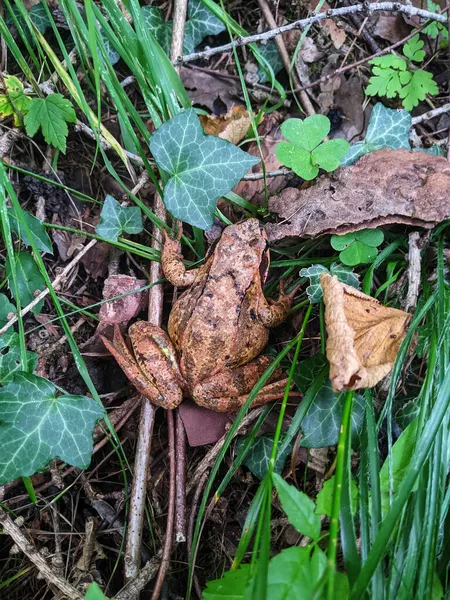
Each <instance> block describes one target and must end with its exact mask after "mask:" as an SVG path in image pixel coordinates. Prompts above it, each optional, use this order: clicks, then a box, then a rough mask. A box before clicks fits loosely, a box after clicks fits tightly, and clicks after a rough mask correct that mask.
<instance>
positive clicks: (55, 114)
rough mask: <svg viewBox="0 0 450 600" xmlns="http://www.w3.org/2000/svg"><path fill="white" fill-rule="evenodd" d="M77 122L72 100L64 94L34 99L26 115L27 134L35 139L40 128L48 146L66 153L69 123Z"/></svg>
mask: <svg viewBox="0 0 450 600" xmlns="http://www.w3.org/2000/svg"><path fill="white" fill-rule="evenodd" d="M76 120H77V118H76V114H75V111H74V109H73V106H72V103H71V102H70V100H66V98H64V96H63V95H62V94H50V95H49V96H47V97H46V98H33V99H32V100H31V102H30V104H29V107H28V112H27V114H26V115H25V119H24V123H25V129H26V132H27V134H28V135H29V136H30V137H33V136H34V135H35V134H36V132H37V131H38V129H39V128H42V134H43V136H44V139H45V141H46V142H47V144H51V145H52V146H55V148H58V149H59V150H61V152H63V153H65V152H66V139H67V136H68V134H69V130H68V128H67V123H75V122H76Z"/></svg>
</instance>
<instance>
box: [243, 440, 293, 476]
mask: <svg viewBox="0 0 450 600" xmlns="http://www.w3.org/2000/svg"><path fill="white" fill-rule="evenodd" d="M246 439H247V438H246V436H244V437H242V438H239V439H238V441H237V444H236V451H237V452H238V453H239V452H240V451H241V449H242V447H243V445H244V444H245V442H246ZM283 442H284V436H283V435H282V436H281V437H280V441H279V442H278V446H279V447H282V446H283ZM292 446H293V442H291V443H290V444H288V445H287V446H286V448H284V450H283V451H282V452H278V453H277V459H276V461H275V466H274V470H275V473H281V471H282V470H283V467H284V463H285V462H286V457H287V456H288V455H289V454H290V452H291V450H292ZM272 448H273V434H267V435H261V436H259V437H257V438H256V439H255V440H254V441H253V443H252V444H251V445H250V447H249V449H248V451H247V454H246V456H245V458H244V460H243V461H242V464H244V465H245V466H246V467H248V468H249V469H250V471H251V472H252V473H253V475H254V476H255V477H257V478H258V479H261V480H262V479H264V477H265V475H266V473H267V470H268V468H269V461H270V457H271V455H272Z"/></svg>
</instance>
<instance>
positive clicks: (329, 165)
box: [312, 139, 350, 173]
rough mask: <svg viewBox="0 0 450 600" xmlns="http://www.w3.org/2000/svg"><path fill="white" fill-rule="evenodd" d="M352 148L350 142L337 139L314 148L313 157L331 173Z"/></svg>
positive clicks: (321, 166) (322, 167)
mask: <svg viewBox="0 0 450 600" xmlns="http://www.w3.org/2000/svg"><path fill="white" fill-rule="evenodd" d="M349 150H350V144H349V143H348V142H347V141H346V140H341V139H335V140H330V141H329V142H324V143H323V144H320V146H319V147H318V148H316V149H315V150H313V152H312V159H313V161H315V162H316V163H317V164H318V165H319V166H320V168H321V169H323V170H324V171H327V172H328V173H331V172H332V171H335V170H336V169H337V168H338V167H339V165H340V164H341V159H342V158H344V156H345V155H346V154H347V152H348V151H349Z"/></svg>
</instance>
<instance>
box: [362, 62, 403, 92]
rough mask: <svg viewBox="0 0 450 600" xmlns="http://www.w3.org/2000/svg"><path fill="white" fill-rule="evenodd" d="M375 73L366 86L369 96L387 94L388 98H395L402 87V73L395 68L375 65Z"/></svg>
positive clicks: (373, 70)
mask: <svg viewBox="0 0 450 600" xmlns="http://www.w3.org/2000/svg"><path fill="white" fill-rule="evenodd" d="M372 72H373V75H372V77H371V78H370V79H369V85H368V86H367V88H366V94H367V95H368V96H386V97H387V98H395V96H396V95H397V94H398V93H399V91H400V90H401V89H402V83H401V81H400V73H402V71H396V70H395V69H391V68H386V69H381V68H379V67H373V69H372Z"/></svg>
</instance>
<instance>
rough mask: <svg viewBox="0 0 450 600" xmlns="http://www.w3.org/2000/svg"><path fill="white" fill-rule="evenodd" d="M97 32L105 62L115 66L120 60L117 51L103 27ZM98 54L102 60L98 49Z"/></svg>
mask: <svg viewBox="0 0 450 600" xmlns="http://www.w3.org/2000/svg"><path fill="white" fill-rule="evenodd" d="M98 32H99V35H100V39H101V41H102V44H103V47H104V50H105V53H106V57H107V61H108V62H109V63H110V64H111V65H115V64H117V63H118V62H119V60H120V54H119V53H118V52H117V50H115V48H114V46H113V45H112V44H111V42H110V41H109V39H108V38H107V36H106V34H105V33H104V31H103V27H100V28H99V30H98ZM98 54H99V56H100V58H101V59H103V57H102V55H101V52H100V49H99V52H98ZM118 114H119V115H120V113H118Z"/></svg>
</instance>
